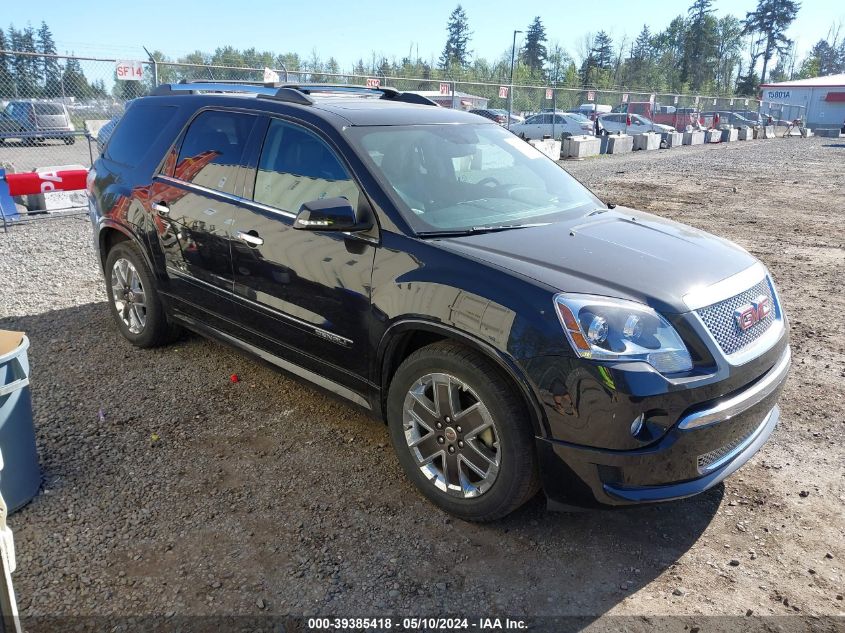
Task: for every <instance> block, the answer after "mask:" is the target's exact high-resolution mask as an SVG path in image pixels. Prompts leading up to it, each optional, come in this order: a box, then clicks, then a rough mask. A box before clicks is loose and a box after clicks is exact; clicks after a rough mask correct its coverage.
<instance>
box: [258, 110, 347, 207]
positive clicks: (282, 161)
mask: <svg viewBox="0 0 845 633" xmlns="http://www.w3.org/2000/svg"><path fill="white" fill-rule="evenodd" d="M253 197H254V199H255V201H256V202H261V203H262V204H267V205H270V206H272V207H275V208H277V209H281V210H283V211H288V212H290V213H298V212H299V209H300V207H302V205H303V203H305V202H311V201H312V200H319V199H321V198H337V197H342V198H346V199H347V200H349V201H350V202H351V203H352V206H353V207H357V206H358V188H357V186H356V185H355V183H354V182H353V180H352V179H351V178H350V177H349V174H347V173H346V170H345V169H344V168H343V166H342V165H341V164H340V161H339V160H338V158H337V156H335V154H334V152H333V151H332V150H331V148H329V146H328V145H326V143H325V142H324V141H322V140H321V139H320V138H318V137H317V136H315V135H314V134H312V133H311V132H308V131H306V130H304V129H302V128H300V127H298V126H295V125H291V124H290V123H285V122H283V121H279V120H277V119H274V120H273V121H271V122H270V127H269V129H268V130H267V136H266V138H265V139H264V147H263V148H262V150H261V158H260V160H259V162H258V173H257V174H256V178H255V193H254V195H253Z"/></svg>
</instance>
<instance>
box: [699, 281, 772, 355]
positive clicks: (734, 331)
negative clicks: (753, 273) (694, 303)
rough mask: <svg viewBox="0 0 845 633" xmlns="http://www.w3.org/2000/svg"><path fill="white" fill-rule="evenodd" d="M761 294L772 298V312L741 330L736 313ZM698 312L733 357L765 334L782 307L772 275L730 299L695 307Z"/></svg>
mask: <svg viewBox="0 0 845 633" xmlns="http://www.w3.org/2000/svg"><path fill="white" fill-rule="evenodd" d="M760 295H765V296H766V297H768V298H769V301H770V302H771V305H772V311H771V312H770V313H769V315H768V316H766V318H764V319H761V320H760V321H758V322H757V323H755V324H754V325H752V326H751V327H750V328H748V329H747V330H742V329H741V328H740V327H739V325H738V324H737V322H736V317H735V316H734V312H735V311H736V310H737V308H739V307H740V306H743V305H745V304H747V303H749V302H751V301H753V300H754V299H756V298H757V297H759V296H760ZM696 314H698V316H699V317H700V318H701V320H702V321H703V322H704V325H705V326H706V327H707V330H708V331H709V332H710V334H711V336H712V337H713V338H714V339H715V340H716V343H718V345H719V348H720V349H721V350H722V352H724V353H725V355H727V356H730V355H731V354H733V353H735V352H738V351H739V350H741V349H743V348H744V347H746V346H748V345H750V344H751V343H753V342H754V341H756V340H757V339H758V338H760V337H761V336H762V335H763V334H765V332H766V330H768V329H769V328H770V327H771V326H772V324H773V323H774V322H775V321H776V320H777V319H778V318H779V314H780V306H779V305H778V304H777V301H776V300H775V294H774V292H773V291H772V286H771V284H770V283H769V278H768V277H766V278H765V279H763V280H762V281H761V282H760V283H758V284H756V285H754V286H752V287H751V288H749V289H748V290H746V291H745V292H741V293H740V294H738V295H735V296H733V297H731V298H730V299H725V300H724V301H720V302H718V303H714V304H713V305H709V306H707V307H704V308H699V309H698V310H696Z"/></svg>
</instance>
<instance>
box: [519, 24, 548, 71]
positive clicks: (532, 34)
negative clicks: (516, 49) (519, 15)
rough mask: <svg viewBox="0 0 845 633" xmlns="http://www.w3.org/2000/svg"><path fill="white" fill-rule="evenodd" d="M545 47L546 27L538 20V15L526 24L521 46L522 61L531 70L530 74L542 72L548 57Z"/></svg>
mask: <svg viewBox="0 0 845 633" xmlns="http://www.w3.org/2000/svg"><path fill="white" fill-rule="evenodd" d="M548 55H549V53H548V49H547V48H546V27H544V26H543V22H542V21H541V20H540V16H537V17H535V18H534V21H533V22H532V23H531V24H530V25H529V26H528V31H527V32H526V34H525V45H524V46H523V48H522V61H523V62H524V63H525V65H526V66H528V68H529V69H530V70H531V73H532V74H542V73H543V69H544V67H545V64H546V61H547V59H548Z"/></svg>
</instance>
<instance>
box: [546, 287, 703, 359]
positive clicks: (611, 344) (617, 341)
mask: <svg viewBox="0 0 845 633" xmlns="http://www.w3.org/2000/svg"><path fill="white" fill-rule="evenodd" d="M555 307H556V308H557V314H558V317H560V322H561V325H563V329H564V331H565V332H566V337H567V338H568V339H569V342H570V343H571V344H572V349H574V350H575V353H576V354H578V355H579V356H580V357H581V358H593V359H596V360H620V361H643V362H645V363H648V364H649V365H651V366H652V367H654V368H655V369H656V370H657V371H659V372H660V373H662V374H672V373H676V372H680V371H688V370H690V369H692V358H690V355H689V351H688V350H687V347H686V345H684V342H683V341H682V340H681V337H680V336H678V333H677V332H676V331H675V328H673V327H672V326H671V324H670V323H669V322H668V321H667V320H666V319H664V318H663V317H662V316H660V315H659V314H658V313H657V312H655V311H654V310H652V309H651V308H649V307H648V306H647V305H644V304H642V303H636V302H634V301H625V300H624V299H611V298H608V297H596V296H592V295H576V294H566V293H562V294H559V295H557V296H555Z"/></svg>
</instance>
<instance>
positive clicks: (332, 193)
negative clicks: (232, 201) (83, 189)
mask: <svg viewBox="0 0 845 633" xmlns="http://www.w3.org/2000/svg"><path fill="white" fill-rule="evenodd" d="M253 176H254V181H253V180H252V177H253ZM250 194H251V198H252V203H251V204H249V203H243V204H241V206H240V208H239V209H238V210H237V212H236V216H235V222H234V227H233V231H234V234H235V236H236V238H237V239H235V240H234V241H233V242H232V261H233V266H234V281H235V283H234V290H235V295H236V296H237V297H238V298H240V300H241V301H242V302H243V305H244V311H245V314H249V315H250V316H249V321H251V329H253V330H254V331H257V332H259V333H260V334H261V335H262V336H266V337H268V338H270V339H272V344H273V345H275V346H276V350H277V353H279V354H280V355H282V356H284V357H286V358H287V359H288V360H290V361H292V362H294V363H296V364H299V365H301V366H305V367H306V368H308V369H311V370H312V371H316V372H318V373H320V374H322V375H324V376H327V377H329V378H331V379H332V380H334V381H336V382H340V383H341V384H345V385H347V386H350V387H352V388H353V389H362V388H363V387H362V384H363V383H362V380H363V378H362V377H363V376H365V375H366V373H367V357H368V347H369V344H368V327H367V324H368V322H369V310H370V281H371V277H372V268H373V260H374V256H375V250H376V245H377V237H378V231H377V228H374V229H372V230H371V232H368V234H367V235H358V234H356V235H355V236H351V235H346V234H343V233H335V232H319V231H308V230H298V229H294V228H293V221H294V219H295V217H296V214H297V212H298V211H299V210H300V208H301V207H302V205H303V204H304V203H306V202H310V201H314V200H319V199H322V198H334V197H345V198H347V199H348V200H349V201H350V202H351V203H352V205H353V206H355V207H357V208H359V209H361V208H362V207H365V206H367V202H366V199H365V197H364V196H363V194H362V192H361V190H360V189H359V187H358V185H357V184H356V182H355V181H354V180H353V179H352V177H351V176H350V174H349V171H348V169H347V168H346V167H345V166H344V164H343V162H342V161H341V160H340V159H339V157H338V154H337V152H336V151H335V150H334V149H333V148H332V147H331V146H330V145H329V143H328V142H327V141H326V140H324V139H322V138H321V137H320V136H318V135H317V134H316V133H315V132H312V131H311V130H309V129H306V128H305V127H302V126H299V125H297V124H294V123H291V122H288V121H283V120H280V119H271V120H270V121H269V125H268V127H267V132H266V135H265V137H264V142H263V144H262V147H261V151H260V156H259V158H258V161H257V168H256V169H255V170H254V172H251V174H250V177H249V180H248V182H247V183H246V188H245V192H244V197H246V198H249V197H250ZM263 342H264V343H266V341H263Z"/></svg>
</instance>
